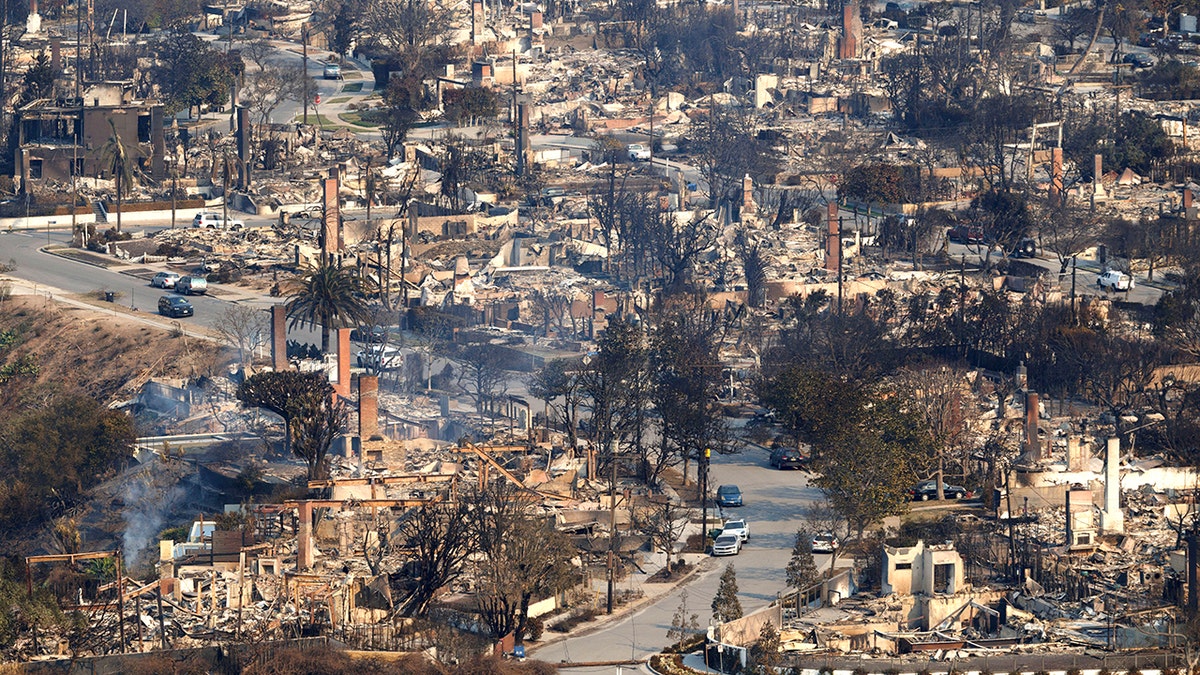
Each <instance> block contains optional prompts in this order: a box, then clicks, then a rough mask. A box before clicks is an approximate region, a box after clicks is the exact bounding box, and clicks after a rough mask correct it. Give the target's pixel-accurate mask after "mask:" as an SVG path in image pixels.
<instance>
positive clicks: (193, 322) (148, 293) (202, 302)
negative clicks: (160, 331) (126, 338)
mask: <svg viewBox="0 0 1200 675" xmlns="http://www.w3.org/2000/svg"><path fill="white" fill-rule="evenodd" d="M47 239H49V241H50V242H51V243H52V244H66V243H68V242H69V241H70V235H69V233H67V232H64V231H58V230H51V231H50V232H49V234H47V232H46V231H44V230H41V231H14V232H4V231H0V261H3V262H4V263H6V264H15V266H16V269H15V270H14V271H12V272H9V273H7V275H6V276H10V277H13V278H16V279H20V280H22V281H25V282H27V283H28V284H30V285H31V286H32V287H33V289H34V290H35V291H36V290H38V287H45V288H46V289H47V290H51V289H53V290H57V291H61V292H63V293H67V294H78V295H84V294H90V293H92V292H94V291H99V290H111V291H115V292H117V293H119V294H120V295H119V296H118V299H117V304H120V305H122V306H124V307H137V308H138V310H139V312H138V313H139V315H140V316H141V317H142V318H143V319H144V320H146V321H149V322H151V323H158V324H160V325H161V326H162V327H164V328H167V329H171V328H173V327H174V326H175V324H177V323H178V324H180V325H183V326H184V327H188V326H199V327H203V328H205V329H211V328H213V326H214V325H215V324H216V323H217V321H218V319H219V317H220V315H221V312H222V311H223V310H224V309H225V308H226V307H227V306H228V305H229V303H230V300H231V299H232V300H236V302H237V303H238V304H243V305H250V306H253V307H260V308H262V309H263V310H264V311H265V310H266V309H267V308H269V307H270V306H271V305H272V304H274V303H275V302H278V300H277V299H275V298H271V297H269V296H265V295H250V294H246V293H239V294H238V295H237V296H236V298H232V297H229V298H228V299H226V298H222V297H220V296H221V293H222V291H221V288H220V286H219V285H216V286H213V287H210V293H212V294H211V295H193V296H190V297H189V298H188V300H189V301H190V302H191V303H192V306H193V307H194V308H195V312H196V313H195V315H194V316H190V317H184V318H180V319H169V318H167V317H165V316H160V315H159V314H158V313H157V311H158V309H157V308H158V298H159V297H160V296H162V295H165V294H169V293H170V292H171V291H167V290H163V289H161V288H152V287H151V286H150V282H149V278H148V277H147V278H145V279H143V278H140V277H137V276H132V275H129V274H123V273H121V272H115V271H112V270H108V269H104V268H102V267H98V266H96V265H89V264H86V263H81V262H77V261H74V260H68V259H66V258H63V257H60V256H57V255H52V254H49V253H45V252H43V251H41V250H40V249H42V248H43V247H45V246H46V245H47ZM147 269H149V268H147ZM288 337H289V338H290V339H294V340H299V341H301V342H308V343H312V344H319V343H320V339H321V338H320V332H319V331H314V330H312V329H308V328H300V327H297V328H296V329H292V330H289V331H288Z"/></svg>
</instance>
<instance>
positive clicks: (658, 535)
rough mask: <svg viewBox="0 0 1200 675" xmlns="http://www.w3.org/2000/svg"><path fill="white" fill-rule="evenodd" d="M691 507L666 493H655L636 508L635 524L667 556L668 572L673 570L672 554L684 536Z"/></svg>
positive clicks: (634, 514)
mask: <svg viewBox="0 0 1200 675" xmlns="http://www.w3.org/2000/svg"><path fill="white" fill-rule="evenodd" d="M690 513H691V510H690V509H687V508H684V507H683V506H682V505H680V504H677V503H675V502H672V501H671V500H670V499H669V498H667V496H666V495H654V496H652V497H651V498H650V500H649V503H647V504H644V505H643V506H642V507H640V508H636V509H634V512H633V525H634V527H635V528H637V529H638V530H640V531H641V532H644V533H645V534H646V535H647V536H649V537H650V543H651V545H652V546H654V547H655V548H658V549H662V551H663V553H665V554H666V556H667V565H666V569H667V573H668V574H670V572H671V556H672V554H673V553H674V552H675V543H676V542H678V541H679V538H680V537H681V536H683V530H684V528H685V527H686V526H687V520H688V516H689V514H690Z"/></svg>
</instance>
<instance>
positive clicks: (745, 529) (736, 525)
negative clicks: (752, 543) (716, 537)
mask: <svg viewBox="0 0 1200 675" xmlns="http://www.w3.org/2000/svg"><path fill="white" fill-rule="evenodd" d="M721 534H734V535H737V537H738V539H741V540H742V541H743V542H744V541H746V540H748V539H750V524H749V523H747V522H746V521H745V520H731V521H729V522H728V523H725V527H723V528H721Z"/></svg>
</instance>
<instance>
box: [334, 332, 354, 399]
mask: <svg viewBox="0 0 1200 675" xmlns="http://www.w3.org/2000/svg"><path fill="white" fill-rule="evenodd" d="M333 390H334V391H336V392H337V393H338V395H339V396H342V397H343V398H350V329H349V328H339V329H337V381H336V382H334V383H333Z"/></svg>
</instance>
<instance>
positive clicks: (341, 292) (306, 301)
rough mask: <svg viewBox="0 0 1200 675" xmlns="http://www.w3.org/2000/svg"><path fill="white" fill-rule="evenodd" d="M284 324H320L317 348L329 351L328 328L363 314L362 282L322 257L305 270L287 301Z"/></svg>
mask: <svg viewBox="0 0 1200 675" xmlns="http://www.w3.org/2000/svg"><path fill="white" fill-rule="evenodd" d="M286 306H287V314H288V317H289V321H288V326H289V327H291V328H294V327H296V326H297V325H308V326H312V327H316V326H320V328H321V351H323V352H328V351H329V332H330V331H331V330H332V329H334V328H346V327H349V326H351V325H354V324H356V323H359V322H360V319H363V318H364V317H365V316H366V314H367V301H366V299H365V297H364V296H363V293H362V284H361V282H360V281H359V277H358V275H357V274H355V273H354V270H353V269H351V268H348V267H339V266H338V265H336V264H332V263H328V262H324V261H322V263H321V264H319V265H317V266H316V267H315V268H312V269H310V270H308V272H307V273H306V274H305V275H304V277H303V278H302V279H301V280H300V282H299V283H298V284H297V285H296V286H295V287H294V288H293V289H292V292H291V294H290V295H289V296H288V301H287V305H286Z"/></svg>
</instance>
